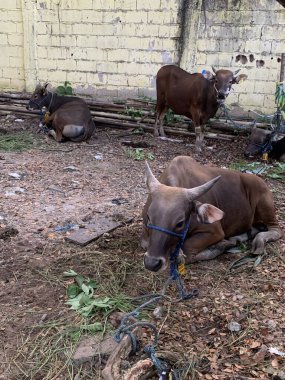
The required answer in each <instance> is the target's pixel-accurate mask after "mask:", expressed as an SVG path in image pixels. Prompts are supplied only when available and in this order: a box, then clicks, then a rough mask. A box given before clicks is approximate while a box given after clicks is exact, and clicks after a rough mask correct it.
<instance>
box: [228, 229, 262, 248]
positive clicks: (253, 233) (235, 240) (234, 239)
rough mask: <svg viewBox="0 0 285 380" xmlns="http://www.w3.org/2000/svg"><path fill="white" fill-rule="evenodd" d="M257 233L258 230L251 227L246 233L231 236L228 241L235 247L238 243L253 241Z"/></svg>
mask: <svg viewBox="0 0 285 380" xmlns="http://www.w3.org/2000/svg"><path fill="white" fill-rule="evenodd" d="M258 233H259V229H258V228H255V227H251V229H250V230H249V231H248V232H245V233H244V234H240V235H236V236H232V237H230V238H229V239H228V240H229V241H231V242H232V243H234V244H235V245H237V244H239V243H244V242H246V241H248V240H250V239H253V238H254V237H255V236H256V235H257V234H258Z"/></svg>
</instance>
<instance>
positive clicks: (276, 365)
mask: <svg viewBox="0 0 285 380" xmlns="http://www.w3.org/2000/svg"><path fill="white" fill-rule="evenodd" d="M271 365H272V367H274V368H278V367H279V363H278V360H277V359H273V360H272V362H271Z"/></svg>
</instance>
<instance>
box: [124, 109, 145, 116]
mask: <svg viewBox="0 0 285 380" xmlns="http://www.w3.org/2000/svg"><path fill="white" fill-rule="evenodd" d="M123 114H125V115H128V116H131V117H133V118H136V117H142V116H143V114H142V111H141V110H139V109H136V108H134V107H127V108H126V109H125V110H124V112H123Z"/></svg>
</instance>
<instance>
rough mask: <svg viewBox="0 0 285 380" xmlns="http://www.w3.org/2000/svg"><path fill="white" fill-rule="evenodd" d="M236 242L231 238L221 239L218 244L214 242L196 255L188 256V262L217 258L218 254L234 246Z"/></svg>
mask: <svg viewBox="0 0 285 380" xmlns="http://www.w3.org/2000/svg"><path fill="white" fill-rule="evenodd" d="M234 246H235V244H234V243H232V242H231V241H229V240H225V239H223V240H221V241H219V242H218V243H217V244H213V245H211V246H209V247H208V248H206V249H203V250H202V251H200V252H199V253H198V254H196V255H194V256H193V255H192V256H190V257H188V256H187V259H186V262H187V263H195V262H197V261H205V260H212V259H215V258H216V257H217V256H219V255H221V254H222V253H224V252H225V251H226V250H227V249H229V248H232V247H234Z"/></svg>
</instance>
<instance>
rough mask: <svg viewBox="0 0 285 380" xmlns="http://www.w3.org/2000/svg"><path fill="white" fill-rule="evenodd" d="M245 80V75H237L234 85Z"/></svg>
mask: <svg viewBox="0 0 285 380" xmlns="http://www.w3.org/2000/svg"><path fill="white" fill-rule="evenodd" d="M246 79H247V75H246V74H240V75H237V76H236V77H234V83H239V82H243V81H244V80H246Z"/></svg>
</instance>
